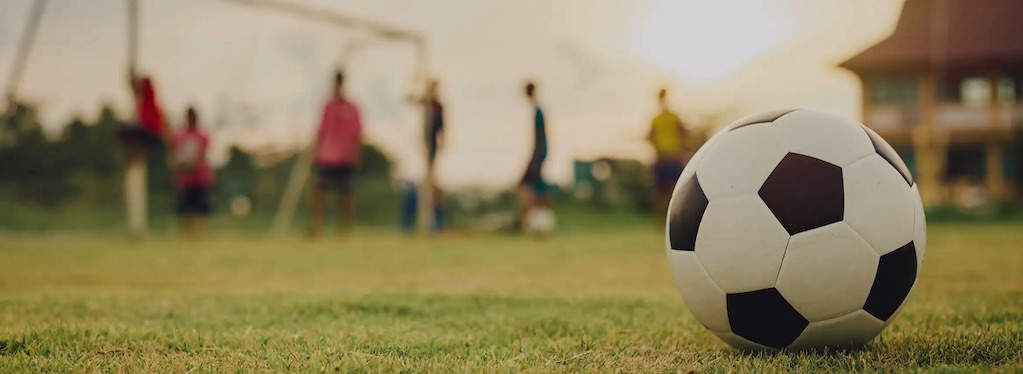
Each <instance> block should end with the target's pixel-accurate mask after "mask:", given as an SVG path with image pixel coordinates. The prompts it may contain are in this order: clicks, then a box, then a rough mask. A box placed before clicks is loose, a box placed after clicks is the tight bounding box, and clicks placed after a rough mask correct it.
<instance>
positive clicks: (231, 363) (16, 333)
mask: <svg viewBox="0 0 1023 374" xmlns="http://www.w3.org/2000/svg"><path fill="white" fill-rule="evenodd" d="M1021 242H1023V224H1020V223H1012V224H992V225H939V226H933V227H931V230H930V239H929V242H928V244H929V246H930V247H929V248H928V251H927V257H926V260H925V264H924V268H923V272H922V274H921V278H920V282H919V283H918V285H917V288H916V289H915V290H914V292H913V294H912V295H911V296H910V298H909V300H908V305H907V306H906V307H905V309H904V310H903V312H902V314H901V315H900V316H899V317H898V319H897V321H896V322H895V323H894V324H892V325H891V326H890V327H889V328H888V329H887V330H885V331H884V332H883V333H882V335H881V336H880V337H879V338H878V339H876V340H875V341H874V342H872V343H871V344H870V345H868V346H867V347H865V348H863V349H859V350H847V351H839V352H821V353H778V354H772V353H757V354H748V353H741V352H738V351H735V350H733V349H731V348H729V347H727V346H726V345H725V344H724V343H721V342H719V341H718V340H717V338H715V337H714V336H712V335H711V334H710V333H708V332H706V331H704V329H703V327H701V326H700V325H699V324H698V323H697V322H696V320H695V319H694V318H693V317H692V315H691V314H689V312H688V311H687V310H686V309H685V306H684V305H683V303H682V300H681V298H680V297H679V296H678V295H677V294H676V292H675V290H674V286H673V285H672V282H671V280H670V276H669V274H668V271H667V265H666V262H665V256H664V252H663V247H662V246H663V243H664V240H663V238H662V237H661V236H659V235H657V234H655V233H654V232H653V230H648V231H647V230H634V231H617V232H603V233H573V234H566V235H564V236H561V237H558V238H553V239H551V240H546V241H535V240H530V239H525V238H508V237H481V238H455V237H449V238H440V239H438V240H428V239H424V238H403V237H398V236H394V235H391V234H387V233H378V232H372V231H369V232H360V233H358V234H357V235H355V236H354V237H351V238H348V239H346V240H344V241H339V240H336V239H334V238H324V240H320V241H318V242H313V243H309V242H305V241H303V240H301V239H297V238H295V239H269V238H252V237H246V236H242V235H240V234H239V235H238V236H231V235H227V234H225V235H223V236H215V237H212V238H210V239H209V240H207V241H206V242H203V243H190V242H182V241H177V240H175V239H172V238H155V239H154V240H151V241H148V242H145V243H142V244H133V243H131V242H128V241H126V240H123V239H120V238H118V237H105V236H100V235H98V234H55V235H42V234H31V235H20V234H0V373H15V372H47V371H49V372H112V371H133V372H188V371H193V370H195V371H199V372H210V371H218V372H220V371H230V372H234V371H270V372H279V371H294V370H299V371H317V372H322V371H326V372H381V371H384V372H394V371H408V372H422V371H440V372H448V371H467V372H481V371H487V372H493V371H519V370H523V369H525V370H528V371H535V372H578V371H598V372H606V371H615V370H622V371H627V372H679V371H681V372H689V371H699V372H715V371H751V372H764V371H805V372H828V371H830V372H834V371H842V372H844V371H860V370H865V371H884V372H892V371H911V370H918V369H923V370H925V371H971V372H977V371H983V372H988V371H1009V372H1012V371H1016V372H1019V371H1023V354H1021V351H1023V309H1021V308H1023V244H1021Z"/></svg>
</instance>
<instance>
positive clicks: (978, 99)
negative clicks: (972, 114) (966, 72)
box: [959, 76, 1017, 108]
mask: <svg viewBox="0 0 1023 374" xmlns="http://www.w3.org/2000/svg"><path fill="white" fill-rule="evenodd" d="M995 88H996V91H997V95H998V103H999V104H1012V103H1015V102H1016V99H1017V97H1016V82H1015V81H1013V79H1012V78H1010V77H1005V76H1003V77H999V78H998V80H996V81H995ZM959 100H960V101H962V103H963V105H964V106H967V107H974V108H978V107H985V106H988V105H990V104H991V82H990V81H989V80H988V78H986V77H969V78H966V79H963V81H962V82H961V83H960V84H959Z"/></svg>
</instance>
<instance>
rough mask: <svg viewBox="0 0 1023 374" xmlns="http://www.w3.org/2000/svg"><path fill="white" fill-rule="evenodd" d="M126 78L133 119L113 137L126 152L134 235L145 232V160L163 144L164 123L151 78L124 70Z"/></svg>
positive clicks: (126, 201)
mask: <svg viewBox="0 0 1023 374" xmlns="http://www.w3.org/2000/svg"><path fill="white" fill-rule="evenodd" d="M128 81H129V86H130V87H131V91H132V94H133V95H132V96H133V98H134V101H135V113H134V121H133V123H131V124H127V125H124V126H121V127H120V128H119V129H118V130H117V137H118V139H120V141H121V143H122V144H124V146H125V149H126V150H127V151H128V155H127V163H126V165H125V170H124V205H125V208H127V216H128V231H129V234H130V235H131V236H133V237H135V238H141V237H143V236H145V235H146V227H147V226H148V224H147V216H148V213H147V197H146V195H147V194H146V163H147V160H148V158H149V157H148V156H149V152H150V151H151V150H153V149H154V148H156V147H159V146H160V145H161V144H162V143H163V137H164V132H165V131H166V127H167V126H166V123H165V122H164V117H163V111H162V110H161V109H160V104H159V100H157V96H156V88H155V85H154V83H153V80H152V79H151V78H149V77H148V76H143V75H138V74H136V72H135V70H134V69H131V70H129V71H128Z"/></svg>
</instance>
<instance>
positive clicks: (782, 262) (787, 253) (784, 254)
mask: <svg viewBox="0 0 1023 374" xmlns="http://www.w3.org/2000/svg"><path fill="white" fill-rule="evenodd" d="M793 236H794V235H789V240H788V241H787V242H785V252H784V253H782V254H781V263H780V264H778V273H776V274H774V283H772V284H771V287H772V288H778V278H781V269H782V267H784V266H785V257H786V256H788V255H789V246H790V245H792V237H793ZM782 296H784V295H782Z"/></svg>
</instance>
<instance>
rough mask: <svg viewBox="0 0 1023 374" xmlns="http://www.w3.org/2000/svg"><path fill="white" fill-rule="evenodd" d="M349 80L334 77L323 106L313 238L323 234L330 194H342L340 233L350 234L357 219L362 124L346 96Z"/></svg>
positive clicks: (311, 223)
mask: <svg viewBox="0 0 1023 374" xmlns="http://www.w3.org/2000/svg"><path fill="white" fill-rule="evenodd" d="M344 82H345V77H344V74H343V73H342V72H340V71H339V72H338V73H337V74H336V75H335V76H334V92H333V95H332V96H331V98H330V99H329V100H328V101H327V103H326V104H325V105H324V107H323V116H322V119H321V120H320V129H319V131H318V132H317V133H316V146H315V154H314V155H315V166H314V167H315V169H316V176H317V182H316V187H315V189H314V190H313V195H312V201H311V203H310V205H311V207H310V209H309V212H310V215H311V217H310V220H309V232H308V234H309V236H311V237H315V236H317V235H319V233H320V230H321V228H322V227H323V220H324V216H325V215H326V209H327V193H328V192H329V190H331V189H333V190H335V191H337V193H338V195H339V196H338V220H337V221H338V230H339V233H344V232H346V231H347V230H348V229H349V228H350V227H351V225H352V221H353V219H354V213H355V212H354V191H353V183H354V178H355V172H356V170H357V169H358V167H359V162H360V160H359V152H360V151H361V149H362V121H361V120H360V118H359V110H358V108H357V107H356V106H355V104H354V103H352V102H351V101H349V100H348V98H347V97H345V93H344Z"/></svg>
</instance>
